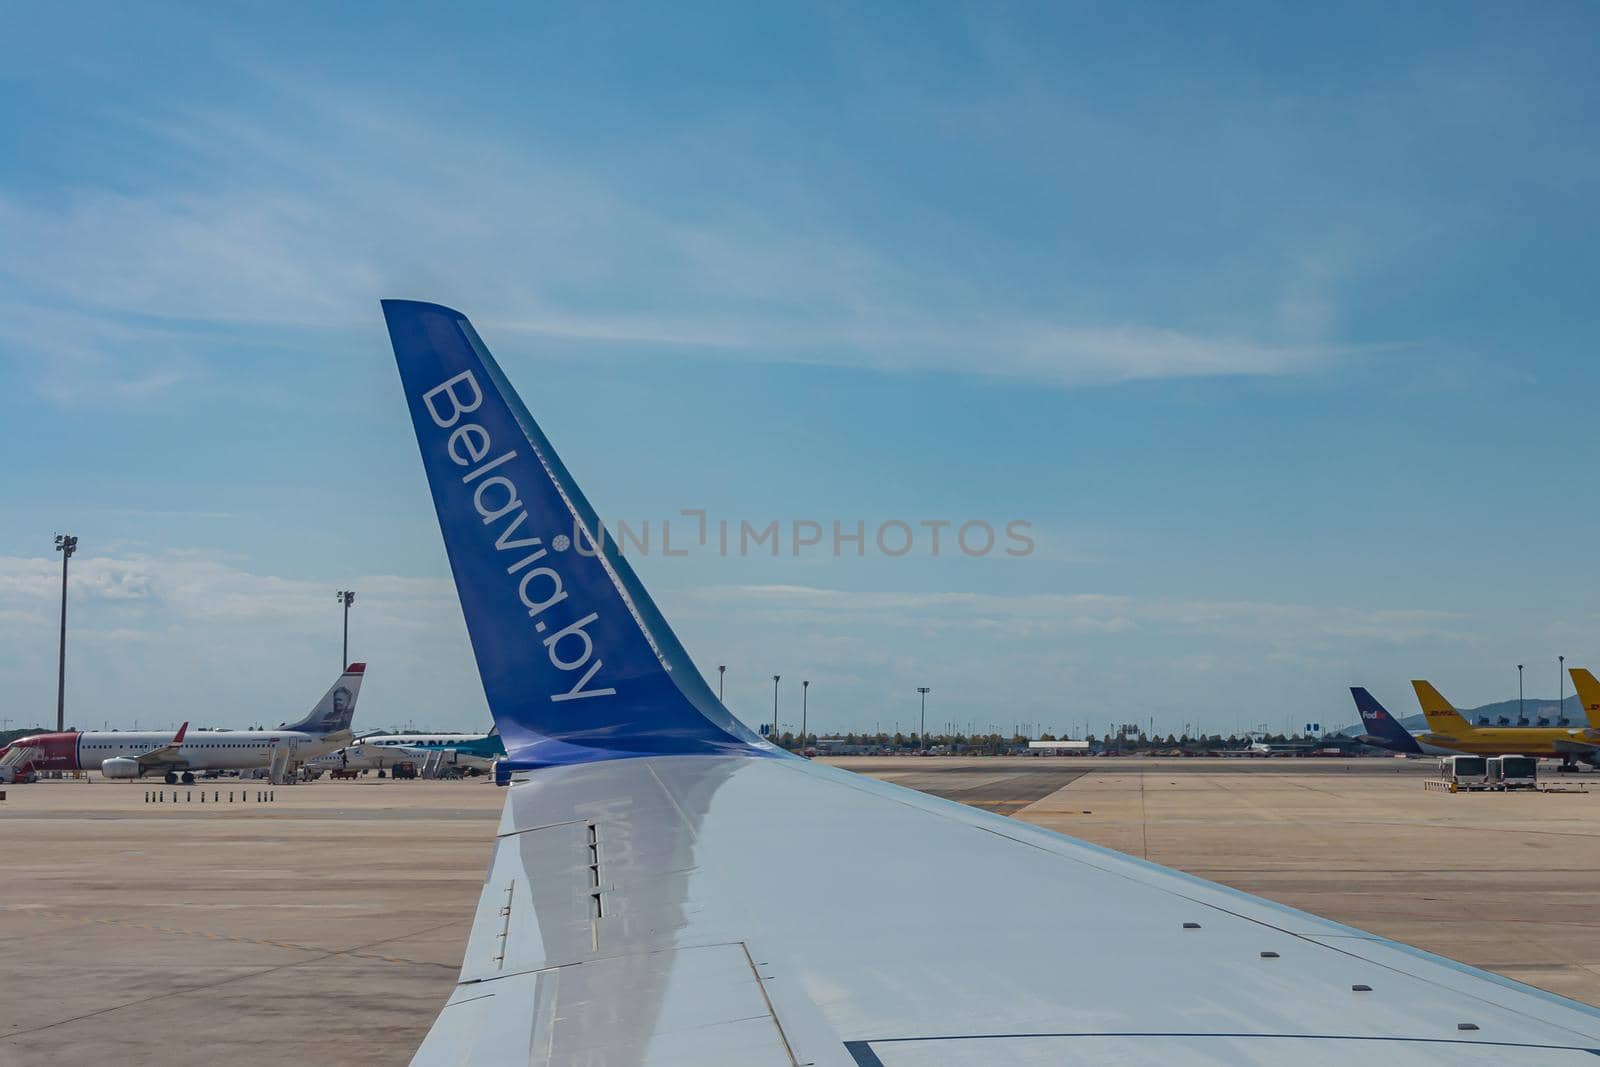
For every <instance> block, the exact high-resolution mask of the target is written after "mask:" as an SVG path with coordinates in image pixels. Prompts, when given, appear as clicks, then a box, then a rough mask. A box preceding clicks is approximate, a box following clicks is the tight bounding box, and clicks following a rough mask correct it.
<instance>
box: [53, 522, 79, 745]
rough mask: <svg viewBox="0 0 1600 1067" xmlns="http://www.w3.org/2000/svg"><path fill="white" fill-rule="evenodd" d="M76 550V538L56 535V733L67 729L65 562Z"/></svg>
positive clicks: (67, 535)
mask: <svg viewBox="0 0 1600 1067" xmlns="http://www.w3.org/2000/svg"><path fill="white" fill-rule="evenodd" d="M77 550H78V539H77V538H76V537H74V536H72V535H71V534H56V551H57V552H59V553H61V648H60V655H59V657H58V658H57V661H56V733H61V732H62V731H64V730H66V728H67V560H69V559H71V558H72V554H73V553H74V552H76V551H77Z"/></svg>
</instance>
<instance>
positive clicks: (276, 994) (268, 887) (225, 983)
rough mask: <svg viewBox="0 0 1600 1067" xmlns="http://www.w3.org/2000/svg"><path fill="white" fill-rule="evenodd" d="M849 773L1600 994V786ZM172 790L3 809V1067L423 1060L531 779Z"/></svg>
mask: <svg viewBox="0 0 1600 1067" xmlns="http://www.w3.org/2000/svg"><path fill="white" fill-rule="evenodd" d="M829 762H835V763H838V764H839V765H842V766H846V767H851V768H853V769H857V770H860V771H862V772H863V773H870V774H872V775H874V776H879V777H884V778H888V779H891V780H895V781H899V782H901V784H905V785H910V786H913V787H917V788H924V789H927V790H928V791H930V792H935V793H941V794H944V795H949V796H951V797H953V798H955V799H959V800H962V801H964V802H967V803H973V804H976V805H977V806H980V807H985V808H989V809H991V810H996V811H1001V812H1005V813H1008V814H1011V815H1013V817H1016V818H1021V819H1025V820H1027V821H1029V822H1035V823H1038V824H1040V825H1043V826H1048V827H1050V828H1052V829H1056V830H1060V831H1062V832H1064V833H1069V834H1073V835H1075V836H1078V837H1082V838H1084V839H1085V840H1089V841H1093V842H1096V843H1098V844H1102V845H1106V846H1109V847H1112V848H1118V849H1121V850H1123V851H1126V852H1129V853H1131V854H1133V855H1135V856H1142V857H1146V858H1148V859H1151V860H1154V861H1156V862H1159V863H1165V864H1169V865H1172V866H1175V867H1178V868H1180V869H1183V870H1186V871H1190V872H1192V873H1195V874H1199V875H1201V876H1204V877H1207V878H1213V879H1215V880H1217V881H1220V882H1224V883H1226V884H1228V885H1233V886H1237V887H1239V888H1241V889H1245V890H1247V891H1250V892H1254V893H1259V894H1261V895H1263V896H1266V897H1269V898H1271V899H1274V900H1279V901H1282V902H1284V903H1287V904H1292V905H1294V906H1296V907H1302V908H1306V909H1307V910H1309V911H1313V912H1316V913H1318V914H1321V915H1326V916H1328V917H1330V918H1333V919H1337V920H1339V921H1342V922H1348V923H1351V924H1353V925H1356V926H1360V927H1362V928H1365V929H1368V930H1372V931H1374V932H1376V933H1380V934H1383V935H1385V936H1389V937H1394V938H1398V939H1400V940H1403V941H1407V942H1409V943H1412V944H1416V945H1419V946H1421V947H1424V948H1428V949H1431V950H1433V951H1436V952H1440V953H1442V954H1444V955H1447V956H1451V957H1453V958H1456V959H1460V960H1464V961H1466V962H1469V963H1474V964H1477V965H1479V966H1484V967H1487V968H1489V969H1491V970H1495V971H1498V972H1500V973H1502V974H1506V975H1508V976H1510V977H1513V978H1517V979H1519V980H1522V981H1527V982H1531V983H1532V984H1534V985H1538V986H1541V987H1543V988H1546V989H1550V990H1554V991H1556V992H1559V993H1563V994H1566V995H1568V996H1572V997H1575V998H1577V999H1580V1000H1584V1001H1587V1002H1589V1003H1593V1004H1600V920H1596V919H1594V918H1593V917H1592V916H1591V914H1590V912H1591V909H1590V907H1589V905H1590V902H1591V901H1592V899H1593V894H1594V889H1593V887H1594V884H1595V882H1596V878H1597V876H1600V788H1597V789H1596V791H1595V792H1593V793H1580V792H1572V793H1562V794H1551V795H1501V794H1459V795H1455V796H1452V795H1449V794H1446V793H1437V792H1428V791H1425V790H1424V789H1423V784H1422V775H1423V774H1425V773H1426V771H1427V769H1428V767H1427V763H1430V762H1431V761H1420V762H1403V761H1395V760H1357V761H1343V760H1321V759H1317V760H1309V759H1271V760H1266V759H1253V760H1252V759H1235V760H1134V759H1115V760H1110V759H1083V758H1032V759H1030V758H1020V759H950V758H926V759H917V758H904V759H892V760H891V759H877V758H863V759H841V760H833V761H829ZM1553 777H1554V776H1553ZM1591 777H1592V778H1593V780H1594V781H1595V782H1596V784H1597V786H1600V775H1595V776H1590V775H1577V776H1573V778H1572V779H1571V783H1572V785H1573V787H1574V788H1576V786H1577V784H1578V783H1583V782H1586V781H1588V780H1590V778H1591ZM1555 780H1556V781H1562V780H1563V779H1560V778H1556V779H1555ZM153 788H157V787H156V786H153V785H147V784H144V783H140V784H132V783H111V782H102V781H99V780H96V781H94V782H92V783H88V784H85V783H81V782H42V783H37V784H34V785H27V786H13V787H10V789H9V790H8V792H9V799H7V800H6V801H4V802H0V840H3V841H4V842H5V844H6V851H5V859H4V860H3V861H0V1065H4V1067H27V1065H32V1064H44V1063H47V1062H48V1063H60V1062H92V1061H94V1060H98V1059H101V1058H105V1059H110V1060H113V1061H115V1062H131V1063H147V1062H148V1063H161V1064H163V1065H186V1064H201V1063H215V1062H227V1063H237V1064H257V1063H262V1064H264V1063H269V1062H276V1061H280V1060H282V1059H283V1058H284V1057H286V1056H311V1057H317V1058H320V1059H323V1060H328V1061H331V1062H336V1063H353V1064H354V1063H385V1064H393V1063H395V1062H404V1061H405V1060H406V1059H407V1058H409V1056H410V1054H411V1052H412V1051H413V1050H414V1049H415V1048H416V1046H417V1044H418V1043H419V1042H420V1041H421V1039H422V1036H423V1034H424V1033H425V1032H426V1031H427V1028H428V1026H429V1025H430V1024H431V1023H432V1020H433V1017H434V1015H435V1013H436V1012H437V1011H438V1009H439V1006H440V1005H441V1004H442V1003H443V1001H444V999H445V997H446V996H447V995H448V993H449V991H450V988H451V986H452V985H453V983H454V979H455V974H456V971H457V968H458V967H459V965H460V961H461V952H462V948H463V944H464V942H465V938H466V934H467V930H468V927H469V926H470V922H471V917H472V913H473V910H474V908H475V906H476V903H477V898H478V892H479V889H480V887H481V885H482V881H483V872H484V868H485V865H486V863H487V860H488V855H489V847H490V842H491V839H492V835H493V832H494V824H495V818H496V816H497V814H498V812H499V810H500V806H501V804H502V802H503V799H504V793H502V792H501V791H500V790H498V789H496V788H494V787H493V786H492V785H490V784H488V783H486V782H484V781H481V780H478V781H467V782H395V781H391V780H384V781H379V780H377V779H376V778H371V777H368V778H363V779H360V780H357V781H351V782H316V783H311V784H308V785H301V786H293V787H282V788H279V789H278V790H277V797H278V800H277V802H276V803H274V804H262V805H257V804H254V803H251V804H247V805H244V804H239V803H237V802H236V803H235V804H233V805H229V804H227V803H226V802H224V803H222V804H213V803H211V802H210V801H209V799H208V802H207V803H206V805H205V806H204V807H203V808H202V807H201V806H200V805H199V804H198V803H196V802H193V801H191V802H189V803H187V804H179V805H178V806H176V807H174V806H171V805H161V806H150V805H146V804H144V803H143V801H142V798H143V795H144V793H145V791H146V790H147V789H153ZM178 788H179V791H180V792H182V791H184V788H185V787H178ZM194 788H195V792H196V793H197V792H198V790H199V787H198V786H196V787H194ZM206 788H207V789H208V790H217V789H220V790H221V791H222V793H223V795H224V796H226V792H227V789H228V785H227V783H226V782H225V781H224V782H222V783H220V784H211V785H207V787H206ZM234 788H235V789H237V788H238V785H237V783H235V785H234ZM167 792H168V794H169V795H170V794H171V792H172V790H171V787H168V789H167ZM1074 965H1075V966H1085V965H1092V961H1076V963H1075V964H1074Z"/></svg>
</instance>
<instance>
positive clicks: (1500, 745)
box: [1417, 726, 1600, 759]
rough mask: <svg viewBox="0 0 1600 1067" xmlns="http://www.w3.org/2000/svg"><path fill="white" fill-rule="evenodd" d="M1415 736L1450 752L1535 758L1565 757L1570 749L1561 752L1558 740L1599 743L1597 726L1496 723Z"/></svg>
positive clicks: (1599, 734)
mask: <svg viewBox="0 0 1600 1067" xmlns="http://www.w3.org/2000/svg"><path fill="white" fill-rule="evenodd" d="M1417 740H1418V741H1420V742H1423V743H1424V744H1427V745H1433V746H1437V747H1439V748H1443V749H1448V750H1449V751H1450V752H1451V753H1464V754H1467V755H1473V756H1504V755H1517V756H1533V757H1536V758H1539V759H1566V758H1568V757H1569V756H1570V755H1572V753H1570V752H1563V751H1562V750H1561V748H1560V747H1559V746H1560V744H1561V742H1568V743H1571V744H1574V745H1594V744H1600V730H1584V729H1578V728H1571V729H1568V728H1564V727H1546V728H1543V729H1541V728H1539V727H1525V728H1519V727H1514V726H1512V727H1497V728H1494V729H1477V730H1470V731H1467V732H1464V733H1456V734H1449V733H1442V732H1440V731H1435V730H1430V731H1428V732H1427V733H1425V734H1419V735H1418V736H1417Z"/></svg>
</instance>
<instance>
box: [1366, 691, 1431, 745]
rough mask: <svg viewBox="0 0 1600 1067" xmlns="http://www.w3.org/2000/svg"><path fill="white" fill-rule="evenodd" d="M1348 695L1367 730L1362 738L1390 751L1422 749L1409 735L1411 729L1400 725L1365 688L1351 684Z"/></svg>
mask: <svg viewBox="0 0 1600 1067" xmlns="http://www.w3.org/2000/svg"><path fill="white" fill-rule="evenodd" d="M1350 695H1351V696H1352V697H1354V698H1355V701H1356V710H1357V711H1359V712H1361V725H1362V726H1363V727H1365V728H1366V731H1367V734H1366V737H1364V738H1363V740H1366V741H1368V742H1370V743H1371V744H1375V745H1378V746H1379V747H1381V748H1386V749H1389V750H1390V751H1391V752H1411V753H1420V752H1421V751H1422V746H1421V745H1419V744H1417V739H1416V738H1414V737H1412V736H1411V731H1409V730H1407V729H1406V728H1405V727H1404V726H1401V725H1400V720H1399V719H1396V718H1395V717H1394V716H1393V715H1390V714H1389V712H1388V711H1387V710H1385V709H1384V706H1383V705H1382V704H1380V703H1378V700H1377V698H1376V697H1374V696H1373V695H1372V694H1371V693H1369V692H1367V691H1366V689H1365V688H1363V687H1362V686H1359V685H1353V686H1351V687H1350Z"/></svg>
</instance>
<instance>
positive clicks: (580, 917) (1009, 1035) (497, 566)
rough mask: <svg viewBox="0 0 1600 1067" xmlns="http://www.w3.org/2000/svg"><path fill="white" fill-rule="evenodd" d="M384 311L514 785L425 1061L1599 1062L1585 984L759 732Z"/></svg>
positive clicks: (530, 433)
mask: <svg viewBox="0 0 1600 1067" xmlns="http://www.w3.org/2000/svg"><path fill="white" fill-rule="evenodd" d="M384 312H385V316H386V318H387V320H388V325H389V330H390V335H391V339H392V340H393V343H394V347H395V354H396V358H397V362H398V364H399V368H400V373H401V379H402V382H403V384H404V386H405V390H406V396H407V400H408V404H409V406H410V409H411V414H412V418H413V422H414V423H415V426H416V430H417V436H418V444H419V447H420V449H421V453H422V459H423V465H424V468H425V469H426V471H427V474H428V479H429V484H430V488H431V490H432V493H433V498H434V504H435V508H436V510H437V512H438V516H439V522H440V528H441V531H442V533H443V535H444V543H445V548H446V552H447V554H448V556H449V559H450V565H451V569H452V571H453V573H454V575H455V580H456V587H457V592H458V594H459V596H460V599H461V605H462V611H463V614H464V616H465V618H466V622H467V630H468V634H469V636H470V637H471V640H472V646H473V652H474V655H475V657H476V659H477V662H478V669H479V675H480V678H481V680H482V682H483V686H484V691H485V695H486V696H487V697H488V701H489V706H490V708H491V710H492V711H493V713H494V716H495V721H496V724H497V726H498V727H499V729H500V733H501V735H502V736H503V738H504V740H505V744H506V751H507V757H506V759H505V760H503V761H501V763H500V765H499V768H500V770H499V772H498V773H502V774H505V775H506V776H507V777H508V778H509V779H510V788H509V790H508V792H507V796H506V804H505V809H504V812H503V814H502V817H501V822H500V827H499V831H498V837H497V840H496V845H495V850H494V855H493V858H492V860H491V864H490V868H489V872H488V876H487V878H486V879H485V882H484V888H483V893H482V896H481V898H480V901H479V906H478V911H477V915H476V918H475V920H474V922H473V926H472V929H471V932H470V934H469V937H468V942H467V947H466V953H465V958H464V960H463V963H462V969H461V973H460V977H459V983H458V985H457V986H456V989H455V991H454V993H453V994H452V995H451V997H450V999H449V1001H448V1003H447V1005H446V1006H445V1007H444V1009H443V1010H442V1011H441V1012H440V1014H439V1017H438V1019H437V1020H436V1022H435V1023H434V1026H433V1028H432V1029H431V1030H430V1031H429V1033H428V1036H427V1037H426V1039H425V1040H424V1042H423V1044H422V1047H421V1048H420V1049H419V1050H418V1052H417V1054H416V1057H415V1058H414V1060H413V1061H412V1062H413V1063H414V1064H417V1065H420V1067H435V1065H445V1064H453V1065H459V1064H473V1065H477V1064H519V1065H520V1064H547V1065H554V1064H561V1065H578V1064H582V1065H597V1067H598V1065H604V1067H624V1065H636V1064H650V1065H665V1067H674V1065H681V1067H705V1065H724V1067H762V1065H774V1067H801V1065H815V1067H954V1065H963V1067H964V1065H967V1064H1001V1065H1016V1067H1025V1065H1026V1067H1041V1065H1045V1064H1051V1065H1054V1064H1068V1063H1118V1064H1151V1065H1153V1064H1164V1065H1172V1064H1265V1063H1284V1062H1292V1063H1295V1064H1296V1065H1297V1067H1299V1065H1315V1064H1335V1063H1339V1064H1343V1063H1350V1062H1352V1061H1356V1060H1366V1061H1370V1062H1374V1063H1383V1064H1406V1063H1445V1062H1449V1063H1452V1064H1455V1063H1485V1064H1487V1063H1505V1062H1515V1063H1519V1064H1568V1063H1570V1064H1579V1063H1593V1062H1595V1061H1594V1059H1593V1057H1594V1056H1595V1055H1600V1012H1597V1011H1595V1010H1594V1009H1591V1008H1588V1007H1586V1006H1584V1005H1581V1004H1577V1003H1575V1002H1572V1001H1568V1000H1564V999H1562V998H1559V997H1555V996H1552V995H1550V994H1547V993H1543V992H1541V991H1539V990H1535V989H1533V988H1531V987H1528V986H1523V985H1518V984H1516V983H1513V982H1509V981H1506V980H1504V979H1500V978H1498V977H1496V976H1494V975H1490V974H1487V973H1485V972H1482V971H1477V970H1473V969H1471V968H1467V967H1463V966H1460V965H1458V964H1455V963H1452V962H1450V961H1448V960H1444V959H1441V958H1439V957H1435V956H1431V955H1429V954H1427V953H1424V952H1419V951H1417V950H1415V949H1412V948H1408V947H1407V946H1404V945H1400V944H1397V943H1395V942H1392V941H1388V940H1386V939H1384V938H1380V937H1375V936H1373V935H1371V934H1367V933H1363V932H1361V931H1359V930H1354V929H1351V928H1350V927H1346V926H1341V925H1339V924H1337V923H1333V922H1329V921H1326V920H1323V919H1319V918H1316V917H1315V916H1311V915H1307V914H1305V913H1303V912H1299V911H1295V910H1293V909H1290V908H1285V907H1282V906H1279V905H1276V904H1273V903H1271V902H1268V901H1265V900H1261V899H1259V898H1255V897H1251V896H1249V895H1247V894H1243V893H1239V892H1237V891H1234V890H1231V889H1227V888H1225V887H1222V886H1218V885H1215V884H1212V883H1209V882H1206V881H1203V880H1201V879H1198V878H1193V877H1190V876H1188V875H1184V874H1181V873H1179V872H1176V871H1172V870H1168V869H1165V868H1162V867H1158V866H1155V865H1153V864H1149V863H1145V862H1143V861H1140V860H1136V859H1133V858H1131V857H1128V856H1124V855H1122V854H1119V853H1116V852H1112V851H1109V850H1106V849H1102V848H1098V847H1096V846H1093V845H1089V844H1086V843H1084V842H1081V841H1076V840H1073V839H1071V838H1067V837H1064V836H1061V835H1059V834H1054V833H1051V832H1049V831H1046V830H1042V829H1039V828H1037V827H1033V826H1029V825H1026V824H1023V823H1019V822H1014V821H1012V820H1009V819H1006V818H1003V817H1000V816H996V815H991V814H988V813H985V812H981V811H978V810H975V809H971V808H967V807H963V806H961V805H959V804H955V803H952V802H949V801H944V800H940V799H937V798H934V797H930V796H927V795H924V794H920V793H916V792H912V791H910V790H906V789H902V788H900V787H897V786H894V785H890V784H888V783H883V782H877V781H872V780H869V779H865V778H862V777H859V776H856V775H853V774H849V773H848V772H844V771H840V770H836V769H833V768H828V767H824V766H821V765H819V764H815V763H811V762H808V761H805V760H801V759H798V758H796V757H793V756H789V755H788V754H786V753H783V752H781V751H780V750H777V749H775V748H773V747H772V746H771V745H769V744H767V743H766V742H764V741H762V740H761V739H760V738H758V737H756V736H755V735H754V734H752V733H751V732H750V731H749V729H748V728H747V727H745V726H744V725H743V724H742V723H740V722H739V721H738V720H737V719H736V718H734V717H733V716H732V715H731V714H730V713H729V712H728V711H727V709H726V708H725V707H723V705H722V704H721V703H720V701H718V700H717V699H716V697H715V694H713V693H712V692H711V690H710V687H709V686H708V685H707V684H706V682H705V680H704V678H703V677H702V676H701V675H700V674H699V672H698V671H696V670H695V669H694V666H693V664H692V663H691V662H690V661H689V659H688V657H687V655H686V654H685V653H684V651H683V648H682V646H681V645H680V644H679V642H678V640H677V638H676V636H675V635H673V633H672V631H671V629H670V627H668V626H667V624H666V621H665V620H664V619H663V618H662V617H661V614H660V612H659V610H658V609H657V608H656V606H655V604H654V603H653V602H652V601H651V600H650V598H649V595H648V594H647V593H646V592H645V591H644V588H643V586H642V584H641V583H640V582H639V580H638V578H637V576H635V575H634V573H633V571H632V569H631V567H630V566H629V565H628V563H627V561H626V560H625V559H623V557H622V556H621V554H620V553H618V552H617V551H616V550H615V546H613V545H610V544H609V543H608V542H607V541H606V539H605V538H604V536H603V533H602V531H601V529H600V526H599V523H598V521H597V519H596V518H595V514H594V511H593V509H592V508H591V507H590V505H589V504H588V502H587V500H586V499H584V497H583V496H582V494H581V492H579V490H578V489H577V486H576V484H575V483H574V481H573V479H572V478H571V475H570V474H568V472H567V470H566V468H565V467H564V466H563V465H562V463H561V461H560V460H559V458H557V457H556V455H555V453H554V451H553V450H552V449H551V447H550V444H549V442H548V440H546V439H545V437H544V435H543V433H542V432H541V431H540V430H539V428H538V426H537V424H536V423H534V421H533V418H532V416H531V415H530V414H529V413H528V411H527V409H526V408H525V407H524V406H523V405H522V403H521V401H520V399H518V398H517V396H516V394H515V392H514V391H513V390H512V389H511V387H510V385H509V384H508V383H507V382H506V380H505V377H504V374H503V372H502V371H501V370H500V368H499V367H498V365H496V364H495V363H494V361H493V358H492V357H491V356H490V355H489V353H488V351H487V350H486V349H485V348H484V346H483V344H482V341H481V340H480V339H479V338H478V336H477V334H476V332H475V331H473V329H472V327H471V325H470V324H469V323H468V322H467V321H466V319H465V318H464V317H463V316H461V315H460V314H459V313H458V312H455V311H452V310H450V309H448V308H443V307H439V306H438V305H432V304H417V303H411V302H399V301H386V302H385V304H384ZM596 404H597V406H599V400H598V398H597V399H596Z"/></svg>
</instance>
